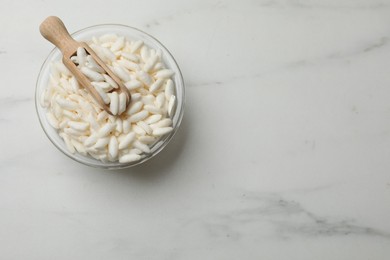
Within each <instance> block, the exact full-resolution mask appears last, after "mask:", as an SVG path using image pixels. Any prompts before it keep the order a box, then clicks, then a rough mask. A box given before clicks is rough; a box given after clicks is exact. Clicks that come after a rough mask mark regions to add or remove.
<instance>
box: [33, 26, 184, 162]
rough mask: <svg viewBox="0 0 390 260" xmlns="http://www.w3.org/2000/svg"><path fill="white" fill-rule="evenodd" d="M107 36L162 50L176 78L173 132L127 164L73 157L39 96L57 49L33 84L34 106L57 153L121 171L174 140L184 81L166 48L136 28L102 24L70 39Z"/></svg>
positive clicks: (85, 39)
mask: <svg viewBox="0 0 390 260" xmlns="http://www.w3.org/2000/svg"><path fill="white" fill-rule="evenodd" d="M107 33H116V34H118V35H120V36H125V37H126V38H127V39H128V40H142V41H143V42H144V44H145V45H147V46H148V47H151V48H154V49H160V50H161V51H162V58H163V63H164V64H165V66H166V67H167V68H169V69H171V70H173V71H175V75H174V76H173V77H172V80H173V81H174V83H175V91H176V110H175V113H174V115H173V117H171V119H172V122H173V123H172V127H173V131H171V132H170V133H169V134H167V135H165V136H163V137H161V138H160V139H159V140H158V141H157V142H156V143H154V144H153V145H152V146H150V149H151V152H150V153H149V154H145V157H144V158H142V159H141V160H139V161H136V162H130V163H119V162H102V161H99V160H96V159H94V158H92V157H89V156H83V155H81V154H79V153H77V152H76V153H74V154H72V153H71V152H69V151H68V150H67V148H66V145H65V142H64V141H63V139H62V138H61V137H60V136H59V134H58V133H57V131H56V129H54V128H53V127H52V126H51V125H50V124H49V122H48V120H47V118H46V109H45V108H43V107H42V106H41V105H40V96H41V94H42V92H43V91H44V90H45V89H46V88H47V85H48V81H49V75H50V64H51V62H53V61H59V60H61V59H62V54H61V52H60V51H59V50H58V48H54V49H53V50H52V51H51V52H50V54H49V56H48V57H47V58H46V60H45V62H44V63H43V65H42V67H41V70H40V72H39V75H38V80H37V83H36V90H35V107H36V111H37V114H38V118H39V121H40V123H41V126H42V129H43V131H44V132H45V134H46V135H47V137H48V138H49V139H50V141H51V142H52V143H53V144H54V145H55V146H56V147H57V148H58V150H60V151H61V152H62V153H64V154H65V155H66V156H68V157H70V158H71V159H73V160H75V161H77V162H79V163H82V164H85V165H88V166H92V167H97V168H104V169H121V168H127V167H131V166H135V165H138V164H141V163H144V162H146V161H148V160H149V159H151V158H152V157H154V156H155V155H156V154H158V153H159V152H160V151H161V150H162V149H164V147H165V146H166V145H167V144H168V143H169V141H170V140H171V139H172V138H173V136H174V135H175V133H176V131H177V129H178V128H179V125H180V123H181V120H182V118H183V111H184V101H185V90H184V80H183V77H182V74H181V72H180V69H179V66H178V65H177V63H176V61H175V59H174V58H173V56H172V55H171V54H170V52H169V51H168V50H167V48H165V47H164V45H162V44H161V43H160V42H159V41H158V40H157V39H155V38H154V37H152V36H151V35H149V34H147V33H145V32H143V31H141V30H138V29H136V28H133V27H130V26H126V25H119V24H103V25H96V26H91V27H87V28H85V29H82V30H80V31H77V32H75V33H73V34H72V37H73V38H74V39H76V40H77V41H91V39H92V37H93V36H100V35H103V34H107Z"/></svg>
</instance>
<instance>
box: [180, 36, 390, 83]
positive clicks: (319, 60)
mask: <svg viewBox="0 0 390 260" xmlns="http://www.w3.org/2000/svg"><path fill="white" fill-rule="evenodd" d="M389 42H390V39H389V37H388V36H383V37H380V38H379V39H376V40H373V41H371V42H370V43H368V44H365V45H363V46H361V47H358V48H355V49H353V50H350V51H344V52H337V51H336V52H332V53H328V54H326V55H324V56H319V57H313V58H309V59H299V60H295V61H291V62H288V63H285V64H283V65H281V66H279V67H275V68H271V69H268V70H265V71H262V72H258V73H254V74H247V75H244V74H242V75H235V76H231V77H230V78H228V79H226V78H224V80H215V81H210V82H200V83H192V84H191V83H190V84H188V86H189V87H209V86H218V85H222V84H225V83H227V82H229V83H231V82H234V81H239V80H242V79H249V78H253V79H256V78H260V77H263V76H266V75H272V74H277V73H281V72H284V71H286V70H293V69H300V68H306V67H309V66H313V65H321V64H323V63H324V62H328V61H340V60H345V59H350V58H355V57H358V56H360V55H363V54H367V53H371V52H373V51H377V50H380V49H383V48H386V47H388V46H389Z"/></svg>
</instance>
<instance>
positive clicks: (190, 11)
mask: <svg viewBox="0 0 390 260" xmlns="http://www.w3.org/2000/svg"><path fill="white" fill-rule="evenodd" d="M226 7H227V3H225V2H223V1H217V2H216V3H214V4H212V5H206V6H201V7H198V8H191V9H181V10H178V11H176V12H174V13H172V14H169V15H166V16H161V17H159V18H157V19H153V20H151V21H150V22H147V23H146V24H145V27H146V28H148V29H150V28H152V27H156V26H159V25H161V24H163V23H164V22H168V21H172V20H174V19H176V18H177V17H180V16H185V15H192V14H194V13H198V12H202V11H207V10H210V11H216V10H222V9H225V8H226Z"/></svg>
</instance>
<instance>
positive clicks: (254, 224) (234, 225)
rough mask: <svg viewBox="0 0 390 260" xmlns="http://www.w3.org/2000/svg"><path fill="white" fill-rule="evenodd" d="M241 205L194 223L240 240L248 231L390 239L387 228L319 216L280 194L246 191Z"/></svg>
mask: <svg viewBox="0 0 390 260" xmlns="http://www.w3.org/2000/svg"><path fill="white" fill-rule="evenodd" d="M238 205H239V206H237V205H236V208H234V209H230V210H222V209H221V210H220V211H217V212H213V214H211V215H209V216H205V217H204V218H200V219H197V220H195V221H193V222H195V223H196V222H197V224H198V225H200V226H201V227H203V228H204V229H205V230H206V232H207V233H209V235H210V236H213V237H221V236H222V237H230V238H232V239H237V240H238V239H240V238H241V237H247V236H248V235H249V234H252V235H254V236H255V237H257V238H261V237H267V236H271V237H275V238H278V239H290V238H293V237H302V238H323V237H338V236H365V237H378V238H381V239H385V240H390V232H388V231H385V230H379V229H376V228H373V227H370V226H365V225H359V224H356V223H355V221H354V220H353V219H350V218H336V217H332V216H319V215H318V214H316V213H313V212H311V211H310V210H309V209H306V208H305V207H304V206H302V205H301V204H300V203H299V202H298V201H294V200H290V199H286V198H284V196H281V195H280V194H273V193H264V194H255V193H252V194H248V195H246V194H244V195H243V196H242V197H241V198H240V203H239V204H238ZM192 224H194V223H192ZM248 230H250V231H248Z"/></svg>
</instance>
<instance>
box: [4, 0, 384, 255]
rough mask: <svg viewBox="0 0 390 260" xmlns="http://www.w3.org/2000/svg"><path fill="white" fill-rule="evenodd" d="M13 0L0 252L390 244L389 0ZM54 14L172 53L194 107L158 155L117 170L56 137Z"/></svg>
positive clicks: (355, 248) (270, 251) (71, 24)
mask: <svg viewBox="0 0 390 260" xmlns="http://www.w3.org/2000/svg"><path fill="white" fill-rule="evenodd" d="M1 3H2V5H1V6H2V8H1V9H0V32H1V37H0V71H1V79H2V81H1V82H2V83H1V88H2V92H1V93H0V108H1V109H0V129H1V133H2V134H1V135H0V144H1V149H0V255H1V256H0V258H1V259H7V260H10V259H39V260H42V259H83V260H85V259H141V260H143V259H148V260H149V259H152V260H154V259H170V260H171V259H172V260H173V259H194V260H195V259H196V260H198V259H299V260H302V259H316V260H318V259H343V260H345V259H354V260H359V259H370V260H371V259H383V260H385V259H386V260H387V259H390V221H389V220H390V44H389V43H390V1H383V0H356V1H353V0H345V1H341V0H323V1H315V0H312V1H309V0H306V1H304V0H301V1H299V0H295V1H287V0H284V1H283V0H264V1H263V0H259V1H205V0H204V1H195V0H192V1H179V0H171V1H157V0H155V1H117V0H111V1H101V0H99V1H75V0H70V1H47V0H42V1H27V0H18V1H9V0H2V1H1ZM53 14H54V15H58V16H60V17H62V18H63V20H64V21H65V22H66V23H67V24H68V28H69V30H70V31H75V30H78V29H80V28H84V27H87V26H90V25H95V24H101V23H122V24H127V25H132V26H135V27H138V28H140V29H143V30H145V31H147V32H148V33H150V34H152V35H154V36H155V37H157V38H158V39H160V40H161V42H163V43H164V44H165V45H166V46H167V47H168V49H169V50H170V51H171V52H172V53H173V55H174V56H175V57H176V59H177V61H178V63H179V65H180V66H181V68H182V71H183V74H184V77H185V81H186V84H187V105H186V112H185V116H184V121H183V125H182V127H181V129H180V131H179V133H178V134H177V136H176V138H175V139H174V140H173V142H172V143H170V145H169V146H168V147H167V148H166V150H164V151H163V152H162V153H161V154H159V155H158V156H157V157H156V158H154V159H153V160H151V161H150V162H148V163H146V164H144V165H142V166H139V167H135V168H131V169H127V170H123V171H113V172H107V171H104V170H98V169H93V168H89V167H86V166H83V165H80V164H78V163H76V162H74V161H72V160H70V159H68V158H67V157H65V156H64V155H63V154H62V153H60V152H58V151H57V150H56V148H55V147H54V146H53V145H52V144H51V143H50V141H49V140H48V139H47V138H46V136H45V135H44V133H43V131H42V130H41V128H40V125H39V123H38V119H37V116H36V114H35V109H34V102H33V95H34V87H35V80H36V78H37V75H38V72H39V69H40V66H41V64H42V63H43V60H44V58H45V57H46V55H47V54H48V52H49V51H50V50H51V48H52V47H51V45H50V44H49V43H47V42H46V41H45V40H44V39H43V38H42V37H41V36H40V34H39V32H38V26H39V24H40V22H41V21H42V20H43V19H44V18H45V17H46V16H48V15H53Z"/></svg>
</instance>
